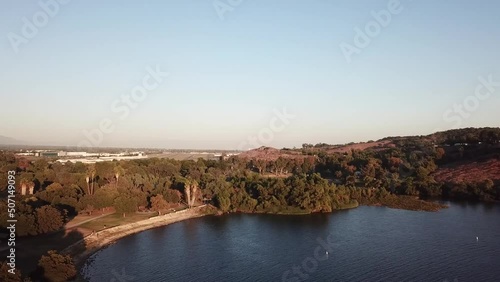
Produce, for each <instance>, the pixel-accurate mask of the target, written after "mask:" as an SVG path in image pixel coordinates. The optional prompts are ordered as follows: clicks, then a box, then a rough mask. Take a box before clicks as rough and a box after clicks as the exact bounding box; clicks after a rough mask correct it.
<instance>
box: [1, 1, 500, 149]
mask: <svg viewBox="0 0 500 282" xmlns="http://www.w3.org/2000/svg"><path fill="white" fill-rule="evenodd" d="M499 10H500V2H499V1H496V0H485V1H463V0H457V1H451V0H441V1H431V0H427V1H424V0H422V1H411V0H401V1H396V0H390V1H388V0H370V1H368V0H365V1H351V0H338V1H333V0H301V1H299V0H216V1H213V0H171V1H160V0H158V1H126V0H122V1H113V0H109V1H83V0H72V1H68V0H40V1H13V0H0V36H1V38H2V39H1V40H0V108H1V109H0V135H2V136H8V137H11V138H15V139H18V140H23V141H27V142H30V143H36V144H47V145H48V144H51V145H79V146H101V147H103V146H112V147H156V148H193V149H201V148H206V149H248V148H252V147H258V146H272V147H278V148H281V147H294V146H296V147H300V146H301V145H302V144H303V143H313V144H316V143H329V144H342V143H347V142H351V141H353V142H360V141H368V140H377V139H380V138H383V137H386V136H403V135H426V134H430V133H432V132H435V131H439V130H446V129H451V128H458V127H486V126H492V127H498V126H499V121H500V111H499V110H498V109H499V108H500V52H499V51H498V50H499V46H500V17H499V16H498V11H499ZM167 73H168V75H167ZM127 97H128V98H127Z"/></svg>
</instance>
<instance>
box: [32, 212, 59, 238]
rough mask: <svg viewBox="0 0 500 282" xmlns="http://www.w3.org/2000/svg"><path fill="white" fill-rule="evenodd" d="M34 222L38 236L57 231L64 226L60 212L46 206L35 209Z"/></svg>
mask: <svg viewBox="0 0 500 282" xmlns="http://www.w3.org/2000/svg"><path fill="white" fill-rule="evenodd" d="M36 221H37V224H38V233H40V234H42V233H47V232H51V231H56V230H59V229H61V227H62V226H63V224H64V222H63V217H62V215H61V212H59V211H58V210H57V209H56V208H53V207H51V206H48V205H47V206H42V207H41V208H38V209H36Z"/></svg>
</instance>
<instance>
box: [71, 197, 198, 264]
mask: <svg viewBox="0 0 500 282" xmlns="http://www.w3.org/2000/svg"><path fill="white" fill-rule="evenodd" d="M205 208H206V205H203V206H198V207H194V208H191V209H188V210H182V211H178V212H175V213H169V214H166V215H162V216H156V217H152V218H150V219H146V220H141V221H138V222H134V223H129V224H125V225H120V226H116V227H112V228H108V229H106V230H102V231H99V232H96V233H94V234H92V235H89V236H87V237H85V238H83V239H82V240H80V241H78V242H77V243H75V244H73V245H71V246H69V247H67V248H66V249H64V250H63V251H62V253H65V254H69V255H71V256H72V257H73V261H74V263H75V265H77V267H78V268H80V267H81V266H82V265H83V263H84V262H85V260H86V259H87V258H88V257H89V256H90V255H92V254H93V253H95V252H96V251H98V250H99V249H101V248H102V247H104V246H106V245H109V244H111V243H113V242H115V241H116V240H118V239H120V238H123V237H125V236H128V235H131V234H134V233H138V232H141V231H144V230H147V229H151V228H155V227H159V226H164V225H168V224H171V223H174V222H178V221H182V220H186V219H190V218H196V217H201V216H204V215H206V214H207V213H206V212H205Z"/></svg>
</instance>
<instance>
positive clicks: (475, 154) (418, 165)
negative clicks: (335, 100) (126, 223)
mask: <svg viewBox="0 0 500 282" xmlns="http://www.w3.org/2000/svg"><path fill="white" fill-rule="evenodd" d="M499 132H500V130H498V129H464V130H462V131H449V132H448V133H446V132H445V133H437V134H434V135H430V136H423V137H404V138H403V137H392V138H390V139H385V140H390V141H391V144H392V145H391V146H380V147H375V148H371V149H366V150H350V151H346V152H341V153H340V152H331V151H329V150H330V149H331V148H332V147H333V148H334V146H330V145H327V144H318V145H311V144H305V145H304V146H303V148H302V149H296V150H295V149H285V150H282V152H294V155H293V156H294V157H286V156H280V157H278V158H277V159H274V160H266V159H259V158H254V159H246V158H243V157H231V158H227V159H224V160H203V159H199V160H197V161H176V160H171V159H159V158H151V159H143V160H131V161H119V162H118V161H113V162H99V163H96V164H93V165H85V164H82V163H71V162H67V163H59V162H53V161H50V160H48V159H36V160H35V161H28V160H26V159H24V158H16V157H15V156H14V155H13V154H11V153H7V152H0V177H3V178H2V179H0V180H1V183H2V186H0V189H1V191H0V193H6V191H5V190H6V185H5V183H7V181H6V179H4V178H5V176H6V175H7V173H6V172H7V171H9V170H15V171H16V179H17V183H18V186H21V185H25V186H26V187H30V186H32V187H33V188H34V189H33V190H34V194H33V195H25V196H21V195H18V196H17V206H16V208H17V213H18V214H17V219H18V230H17V231H18V236H28V235H37V234H43V233H49V232H53V231H56V230H59V229H60V228H61V227H62V226H63V224H64V223H65V222H67V220H68V219H69V218H71V216H72V215H75V214H76V213H78V212H86V213H89V214H90V213H92V212H93V211H94V210H97V209H104V208H107V207H114V208H115V210H116V211H117V212H119V213H122V214H123V215H124V216H126V214H127V213H130V212H135V211H137V210H139V209H151V210H155V211H158V212H161V211H162V210H164V209H167V208H169V207H172V206H175V205H179V204H182V205H185V206H193V205H197V204H200V203H203V202H206V203H211V204H213V205H215V206H216V207H217V208H219V209H220V210H221V211H222V212H232V211H240V212H257V213H310V212H330V211H332V210H336V209H343V208H351V207H355V206H357V205H358V204H387V205H394V206H397V207H403V208H405V205H404V202H402V200H401V199H406V198H397V197H396V196H395V195H403V196H420V197H436V196H444V197H449V198H458V199H475V200H500V189H499V183H498V182H495V181H493V180H490V179H486V180H481V181H478V182H470V183H463V182H458V183H453V182H450V183H442V182H438V181H436V180H435V179H434V176H433V174H434V172H435V171H436V170H437V169H438V167H439V166H443V165H447V164H450V163H453V162H456V161H467V160H475V159H477V158H481V157H485V158H486V157H488V158H494V157H495V156H496V157H497V158H498V153H499V136H500V134H499ZM464 136H465V137H464ZM378 142H380V143H383V142H384V140H380V141H378ZM455 142H457V143H455ZM465 143H467V144H465ZM495 154H496V155H495ZM18 190H20V188H19V187H18ZM2 198H3V199H5V198H4V197H2ZM407 199H414V197H407ZM1 201H4V202H5V200H1ZM408 201H409V200H408ZM408 203H409V202H408ZM413 204H414V203H412V204H408V206H411V207H412V208H414V207H415V205H413ZM6 206H7V205H6V204H5V203H2V204H0V218H1V220H0V222H1V224H5V222H6V219H7V210H6Z"/></svg>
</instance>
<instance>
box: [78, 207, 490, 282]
mask: <svg viewBox="0 0 500 282" xmlns="http://www.w3.org/2000/svg"><path fill="white" fill-rule="evenodd" d="M447 204H448V205H449V208H448V209H443V210H441V211H439V212H435V213H434V212H414V211H405V210H397V209H390V208H385V207H359V208H356V209H352V210H347V211H338V212H334V213H331V214H315V215H305V216H278V215H248V214H229V215H224V216H207V217H202V218H197V219H192V220H188V221H184V222H179V223H175V224H172V225H169V226H165V227H161V228H157V229H152V230H148V231H144V232H141V233H138V234H135V235H132V236H129V237H126V238H124V239H122V240H120V241H118V242H116V243H115V244H113V245H111V246H109V247H108V248H105V249H103V250H101V251H99V252H98V253H96V254H95V255H94V256H92V257H91V258H90V259H89V261H88V262H87V265H86V266H85V267H84V269H83V273H84V276H85V277H86V278H87V279H88V280H89V281H440V282H444V281H449V282H454V281H460V282H461V281H500V206H499V205H485V204H466V203H447ZM476 237H478V240H477V239H476ZM326 252H328V254H327V253H326Z"/></svg>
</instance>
